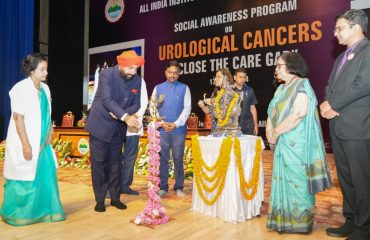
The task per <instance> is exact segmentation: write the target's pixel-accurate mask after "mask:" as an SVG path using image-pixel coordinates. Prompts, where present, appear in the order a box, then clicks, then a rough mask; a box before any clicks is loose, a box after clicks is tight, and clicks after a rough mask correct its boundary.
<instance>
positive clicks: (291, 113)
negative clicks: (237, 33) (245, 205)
mask: <svg viewBox="0 0 370 240" xmlns="http://www.w3.org/2000/svg"><path fill="white" fill-rule="evenodd" d="M275 75H276V78H277V79H278V80H280V81H281V82H283V84H281V85H280V86H279V87H278V88H277V90H276V92H275V95H274V98H273V99H272V100H271V102H270V105H269V107H268V119H267V126H266V137H267V140H268V142H269V143H270V146H271V149H272V150H273V158H274V160H273V171H272V183H271V195H270V205H269V211H268V219H267V228H269V229H272V230H276V231H278V232H297V233H308V232H310V231H312V227H313V222H314V207H315V193H317V192H320V191H323V190H324V189H326V188H329V187H331V185H332V184H331V179H330V174H329V167H328V163H327V160H326V153H325V148H324V143H323V138H322V133H321V126H320V122H319V117H318V112H317V108H316V107H317V99H316V96H315V93H314V91H313V89H312V87H311V85H310V83H309V80H308V79H307V75H308V67H307V65H306V63H305V61H304V60H303V58H302V56H301V55H299V54H298V53H292V52H289V53H284V54H282V55H281V56H280V57H279V58H278V60H277V64H276V69H275Z"/></svg>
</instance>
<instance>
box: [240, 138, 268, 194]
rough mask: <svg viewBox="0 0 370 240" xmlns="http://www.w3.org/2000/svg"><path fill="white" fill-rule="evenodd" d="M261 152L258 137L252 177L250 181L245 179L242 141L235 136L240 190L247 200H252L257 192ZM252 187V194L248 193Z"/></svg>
mask: <svg viewBox="0 0 370 240" xmlns="http://www.w3.org/2000/svg"><path fill="white" fill-rule="evenodd" d="M261 153H262V143H261V139H260V138H257V140H256V147H255V155H254V161H253V169H252V176H251V178H250V182H249V183H248V182H246V181H245V178H244V171H243V165H242V157H241V150H240V141H239V139H237V138H235V140H234V154H235V156H236V164H237V166H238V173H239V182H240V191H241V192H242V194H243V196H244V198H245V199H246V200H252V199H253V198H254V196H255V195H256V193H257V189H258V182H259V173H260V161H261ZM251 188H252V191H251V193H250V194H248V192H247V189H251Z"/></svg>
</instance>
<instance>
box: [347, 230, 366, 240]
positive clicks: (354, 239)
mask: <svg viewBox="0 0 370 240" xmlns="http://www.w3.org/2000/svg"><path fill="white" fill-rule="evenodd" d="M346 239H348V240H369V239H370V235H369V234H366V233H364V232H360V231H354V232H353V233H351V234H349V235H348V238H346Z"/></svg>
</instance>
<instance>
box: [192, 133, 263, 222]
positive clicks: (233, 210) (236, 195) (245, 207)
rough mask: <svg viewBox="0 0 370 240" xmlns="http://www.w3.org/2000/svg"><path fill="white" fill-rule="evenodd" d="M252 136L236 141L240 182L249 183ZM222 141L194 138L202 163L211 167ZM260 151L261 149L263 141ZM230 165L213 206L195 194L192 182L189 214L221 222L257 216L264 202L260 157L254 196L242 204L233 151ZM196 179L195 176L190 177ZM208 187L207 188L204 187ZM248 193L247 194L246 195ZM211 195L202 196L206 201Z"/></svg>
mask: <svg viewBox="0 0 370 240" xmlns="http://www.w3.org/2000/svg"><path fill="white" fill-rule="evenodd" d="M257 138H260V137H256V136H251V135H242V136H241V137H238V139H239V141H240V149H241V160H242V166H243V170H244V178H245V180H246V181H249V180H250V178H251V175H252V169H253V165H254V157H255V149H256V140H257ZM223 139H224V137H212V136H200V137H198V141H199V145H200V149H201V152H202V157H203V160H204V162H205V163H206V164H207V165H208V166H212V165H214V163H215V162H216V160H217V157H218V155H219V153H220V148H221V144H222V141H223ZM261 143H262V149H263V148H264V145H263V141H261ZM230 157H231V159H230V163H229V167H228V170H227V173H226V180H225V185H224V189H223V191H222V193H221V195H220V196H219V198H218V200H217V201H216V202H215V203H214V204H213V205H207V204H206V203H205V202H204V201H203V199H202V198H201V197H200V195H199V193H198V189H197V186H196V184H195V181H193V196H192V207H191V210H193V211H196V212H199V213H202V214H204V215H207V216H211V217H218V218H220V219H222V220H224V221H225V222H232V223H237V222H243V221H245V220H246V219H251V218H253V217H255V216H257V215H259V214H260V208H261V204H262V201H263V199H264V191H263V185H264V181H263V165H262V156H261V158H260V170H259V181H258V188H257V192H256V194H255V196H254V198H253V199H251V200H246V199H245V198H244V197H243V195H242V192H241V190H240V182H239V173H238V167H237V164H236V156H235V154H234V151H233V150H232V151H231V154H230ZM194 178H196V176H194ZM207 186H208V187H210V186H209V185H207ZM250 191H251V189H249V190H248V193H250ZM215 192H216V191H214V192H211V193H208V192H204V195H205V196H206V198H208V199H211V198H212V197H214V195H215Z"/></svg>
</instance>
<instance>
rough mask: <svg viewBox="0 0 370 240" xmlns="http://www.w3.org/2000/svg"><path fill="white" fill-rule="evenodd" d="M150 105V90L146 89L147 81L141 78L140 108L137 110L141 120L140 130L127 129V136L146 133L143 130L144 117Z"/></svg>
mask: <svg viewBox="0 0 370 240" xmlns="http://www.w3.org/2000/svg"><path fill="white" fill-rule="evenodd" d="M147 106H148V91H147V90H146V83H145V81H144V79H141V90H140V109H139V110H138V111H137V112H136V115H137V116H138V121H139V127H140V129H139V131H138V132H130V131H129V130H127V133H126V136H135V135H140V136H142V135H144V130H143V117H144V114H145V111H146V108H147Z"/></svg>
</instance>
